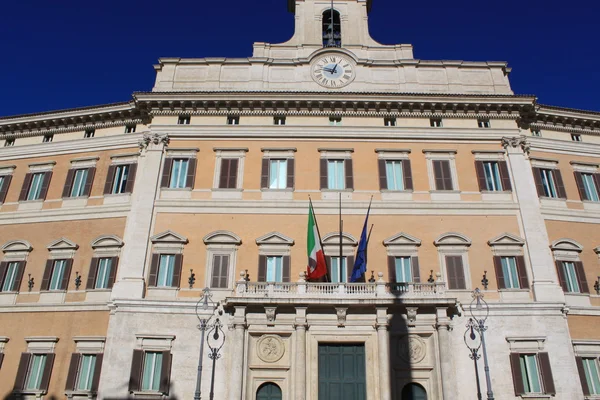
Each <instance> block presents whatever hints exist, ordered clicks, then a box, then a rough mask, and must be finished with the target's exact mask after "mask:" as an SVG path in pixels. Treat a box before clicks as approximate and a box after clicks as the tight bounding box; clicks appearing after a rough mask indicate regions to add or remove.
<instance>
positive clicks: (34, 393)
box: [12, 390, 46, 400]
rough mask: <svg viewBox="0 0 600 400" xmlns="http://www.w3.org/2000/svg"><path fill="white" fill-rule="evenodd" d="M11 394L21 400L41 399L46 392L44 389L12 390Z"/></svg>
mask: <svg viewBox="0 0 600 400" xmlns="http://www.w3.org/2000/svg"><path fill="white" fill-rule="evenodd" d="M12 394H13V395H17V397H16V398H18V399H19V398H20V399H22V400H28V399H41V398H42V397H43V396H44V395H45V394H46V390H13V392H12Z"/></svg>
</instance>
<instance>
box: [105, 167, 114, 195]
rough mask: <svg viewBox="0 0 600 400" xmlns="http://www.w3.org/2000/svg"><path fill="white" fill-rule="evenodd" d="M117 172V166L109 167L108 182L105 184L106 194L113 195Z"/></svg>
mask: <svg viewBox="0 0 600 400" xmlns="http://www.w3.org/2000/svg"><path fill="white" fill-rule="evenodd" d="M116 170H117V166H116V165H111V166H109V167H108V173H107V174H106V182H105V183H104V194H111V193H112V186H113V183H114V181H115V172H116Z"/></svg>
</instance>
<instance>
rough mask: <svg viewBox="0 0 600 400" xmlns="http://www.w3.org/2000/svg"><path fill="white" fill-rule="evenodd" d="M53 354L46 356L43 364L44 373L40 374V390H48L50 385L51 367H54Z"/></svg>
mask: <svg viewBox="0 0 600 400" xmlns="http://www.w3.org/2000/svg"><path fill="white" fill-rule="evenodd" d="M54 357H55V355H54V353H48V354H46V364H44V372H43V373H42V380H41V382H40V389H41V390H46V391H47V390H48V386H49V385H50V377H51V376H52V367H53V366H54Z"/></svg>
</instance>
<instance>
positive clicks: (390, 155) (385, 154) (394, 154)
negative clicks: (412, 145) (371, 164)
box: [375, 149, 414, 201]
mask: <svg viewBox="0 0 600 400" xmlns="http://www.w3.org/2000/svg"><path fill="white" fill-rule="evenodd" d="M375 153H377V160H378V161H379V160H384V161H386V162H387V161H407V160H408V161H410V153H411V150H410V149H375ZM402 167H403V173H404V166H402ZM386 173H387V172H386ZM386 179H387V175H386ZM402 183H403V184H404V183H405V182H404V181H403V182H402ZM413 185H414V181H413ZM413 193H414V189H413V190H407V189H406V187H405V188H404V190H401V191H398V190H391V189H383V190H382V191H381V198H382V200H394V201H398V200H405V201H410V200H412V199H413Z"/></svg>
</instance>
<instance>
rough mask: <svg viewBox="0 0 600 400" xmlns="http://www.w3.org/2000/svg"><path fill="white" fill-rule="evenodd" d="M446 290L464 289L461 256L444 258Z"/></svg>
mask: <svg viewBox="0 0 600 400" xmlns="http://www.w3.org/2000/svg"><path fill="white" fill-rule="evenodd" d="M446 269H447V273H448V289H466V285H465V272H464V268H463V262H462V257H461V256H446Z"/></svg>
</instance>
